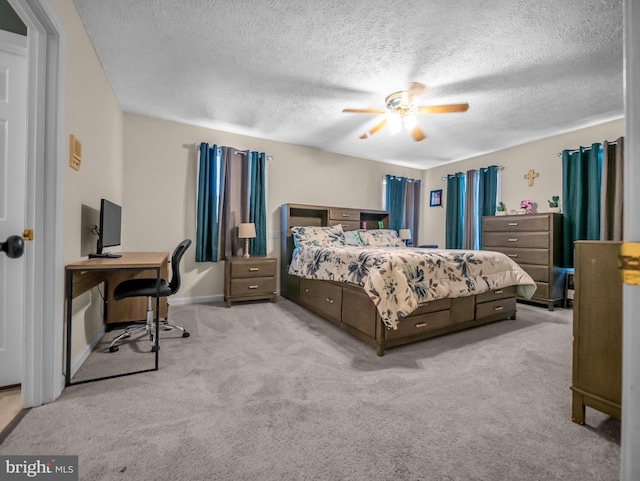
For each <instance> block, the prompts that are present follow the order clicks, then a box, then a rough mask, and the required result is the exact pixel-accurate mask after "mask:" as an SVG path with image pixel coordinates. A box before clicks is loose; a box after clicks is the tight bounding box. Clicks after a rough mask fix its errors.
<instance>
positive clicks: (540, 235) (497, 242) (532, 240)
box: [482, 232, 550, 249]
mask: <svg viewBox="0 0 640 481" xmlns="http://www.w3.org/2000/svg"><path fill="white" fill-rule="evenodd" d="M482 242H483V246H484V247H494V246H495V247H532V248H537V249H548V248H549V247H550V243H549V232H486V233H485V234H484V237H483V239H482Z"/></svg>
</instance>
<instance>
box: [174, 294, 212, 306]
mask: <svg viewBox="0 0 640 481" xmlns="http://www.w3.org/2000/svg"><path fill="white" fill-rule="evenodd" d="M207 302H224V294H218V295H216V296H201V297H182V298H178V299H176V298H174V297H170V298H169V304H170V305H173V306H184V305H186V304H205V303H207Z"/></svg>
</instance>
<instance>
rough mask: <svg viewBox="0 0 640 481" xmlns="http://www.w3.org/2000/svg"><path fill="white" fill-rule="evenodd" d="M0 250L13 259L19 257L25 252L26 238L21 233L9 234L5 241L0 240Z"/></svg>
mask: <svg viewBox="0 0 640 481" xmlns="http://www.w3.org/2000/svg"><path fill="white" fill-rule="evenodd" d="M0 251H2V252H4V253H5V254H7V256H9V257H10V258H11V259H17V258H18V257H20V256H21V255H22V253H23V252H24V240H23V239H22V237H20V236H19V235H12V236H9V237H7V240H6V241H5V242H0Z"/></svg>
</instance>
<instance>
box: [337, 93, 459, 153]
mask: <svg viewBox="0 0 640 481" xmlns="http://www.w3.org/2000/svg"><path fill="white" fill-rule="evenodd" d="M426 88H427V87H426V85H424V84H421V83H420V82H411V83H410V84H409V88H408V89H407V90H401V91H400V92H394V93H392V94H391V95H389V96H387V98H386V100H385V103H386V105H387V108H386V110H382V109H343V110H342V111H343V112H349V113H354V114H384V115H385V118H384V119H383V120H382V121H381V122H379V123H378V124H376V125H374V126H373V127H372V128H371V129H369V130H368V131H367V132H365V133H364V134H362V135H361V136H360V138H361V139H368V138H369V137H371V136H372V135H373V134H375V133H376V132H377V131H378V130H380V129H381V128H382V127H384V126H385V125H388V126H389V128H390V129H391V130H393V131H394V132H400V131H401V130H402V128H403V127H405V128H406V129H407V130H410V131H411V135H412V136H413V138H414V140H415V141H416V142H420V141H421V140H424V139H425V137H426V136H425V135H424V133H423V132H422V130H421V129H420V127H418V126H417V125H416V120H417V119H416V116H417V115H422V114H446V113H450V112H466V111H467V110H468V109H469V104H466V103H465V104H449V105H416V104H414V100H415V99H416V98H417V97H418V96H419V95H420V94H421V93H422V92H424V91H425V90H426Z"/></svg>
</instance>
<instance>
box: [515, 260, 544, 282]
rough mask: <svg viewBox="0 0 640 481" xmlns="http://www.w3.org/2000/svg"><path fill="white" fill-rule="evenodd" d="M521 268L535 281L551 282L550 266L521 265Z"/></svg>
mask: <svg viewBox="0 0 640 481" xmlns="http://www.w3.org/2000/svg"><path fill="white" fill-rule="evenodd" d="M520 267H522V269H523V270H524V271H525V272H526V273H527V274H529V275H530V276H531V278H532V279H533V280H534V281H541V282H549V266H542V265H540V266H534V265H529V264H520Z"/></svg>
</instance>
